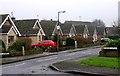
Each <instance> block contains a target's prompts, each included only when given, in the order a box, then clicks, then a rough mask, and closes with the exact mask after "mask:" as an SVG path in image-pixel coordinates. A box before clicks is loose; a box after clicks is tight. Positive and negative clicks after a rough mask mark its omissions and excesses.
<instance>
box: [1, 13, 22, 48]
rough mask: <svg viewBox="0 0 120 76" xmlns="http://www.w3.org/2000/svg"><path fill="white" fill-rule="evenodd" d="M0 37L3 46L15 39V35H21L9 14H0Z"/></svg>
mask: <svg viewBox="0 0 120 76" xmlns="http://www.w3.org/2000/svg"><path fill="white" fill-rule="evenodd" d="M0 19H1V20H0V30H1V31H0V39H2V40H3V42H4V44H5V47H6V48H8V46H9V45H10V44H12V43H13V42H15V41H16V39H17V36H21V34H20V32H19V31H18V28H17V27H16V26H15V24H14V22H13V20H12V18H11V17H10V15H9V14H1V15H0Z"/></svg>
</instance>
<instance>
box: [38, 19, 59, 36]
mask: <svg viewBox="0 0 120 76" xmlns="http://www.w3.org/2000/svg"><path fill="white" fill-rule="evenodd" d="M40 23H41V26H42V28H43V30H44V32H45V34H46V35H52V33H53V31H54V28H55V26H56V25H57V21H51V20H41V21H40Z"/></svg>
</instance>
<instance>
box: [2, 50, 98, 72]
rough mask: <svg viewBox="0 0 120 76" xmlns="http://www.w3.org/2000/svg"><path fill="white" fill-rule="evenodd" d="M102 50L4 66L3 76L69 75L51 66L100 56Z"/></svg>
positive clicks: (64, 54)
mask: <svg viewBox="0 0 120 76" xmlns="http://www.w3.org/2000/svg"><path fill="white" fill-rule="evenodd" d="M99 51H100V48H89V49H86V50H82V51H77V52H71V53H67V52H65V53H59V54H57V55H52V56H46V57H41V58H35V59H30V60H25V61H21V62H16V63H11V64H6V65H2V73H3V74H67V73H62V72H58V71H55V70H52V69H50V68H49V65H50V64H52V63H55V62H59V61H64V60H77V59H83V58H86V57H90V56H96V55H98V53H99Z"/></svg>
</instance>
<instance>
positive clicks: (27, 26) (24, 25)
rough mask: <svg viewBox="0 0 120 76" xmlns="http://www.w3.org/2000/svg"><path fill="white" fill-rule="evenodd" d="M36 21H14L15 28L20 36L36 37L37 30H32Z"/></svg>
mask: <svg viewBox="0 0 120 76" xmlns="http://www.w3.org/2000/svg"><path fill="white" fill-rule="evenodd" d="M37 20H38V19H26V20H15V24H16V27H17V28H18V30H19V31H20V33H21V35H37V34H38V31H39V29H33V27H34V25H35V23H36V21H37Z"/></svg>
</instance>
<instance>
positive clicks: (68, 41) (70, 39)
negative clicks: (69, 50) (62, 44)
mask: <svg viewBox="0 0 120 76" xmlns="http://www.w3.org/2000/svg"><path fill="white" fill-rule="evenodd" d="M74 45H75V41H74V39H72V38H67V40H66V46H74Z"/></svg>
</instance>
